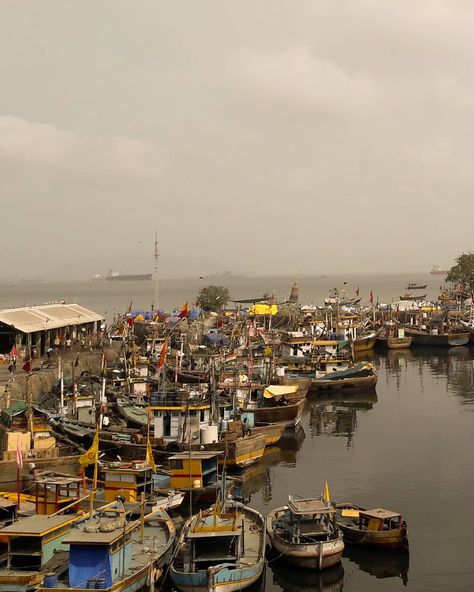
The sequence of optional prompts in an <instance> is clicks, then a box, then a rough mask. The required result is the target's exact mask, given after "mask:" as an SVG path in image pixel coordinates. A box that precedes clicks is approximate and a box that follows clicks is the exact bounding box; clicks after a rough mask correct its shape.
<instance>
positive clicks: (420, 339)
mask: <svg viewBox="0 0 474 592" xmlns="http://www.w3.org/2000/svg"><path fill="white" fill-rule="evenodd" d="M405 333H406V334H407V335H408V336H410V337H412V338H413V345H424V346H430V347H431V346H435V347H453V346H458V345H466V344H467V343H469V339H470V337H471V334H470V333H469V332H466V333H444V334H438V335H432V334H430V333H423V332H422V331H414V330H411V329H406V330H405Z"/></svg>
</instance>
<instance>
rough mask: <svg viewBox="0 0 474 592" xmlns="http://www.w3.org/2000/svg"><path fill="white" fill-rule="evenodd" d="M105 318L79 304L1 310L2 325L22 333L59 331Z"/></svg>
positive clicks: (0, 319)
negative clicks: (48, 330)
mask: <svg viewBox="0 0 474 592" xmlns="http://www.w3.org/2000/svg"><path fill="white" fill-rule="evenodd" d="M102 320H103V317H102V316H101V315H99V314H97V313H95V312H93V311H92V310H88V309H87V308H84V307H83V306H80V305H79V304H45V305H42V306H29V307H23V308H8V309H4V310H0V323H4V324H5V325H9V326H10V327H14V328H15V329H18V331H21V332H22V333H33V332H34V331H46V330H47V329H59V328H62V327H69V326H73V325H82V324H84V323H93V322H94V321H102Z"/></svg>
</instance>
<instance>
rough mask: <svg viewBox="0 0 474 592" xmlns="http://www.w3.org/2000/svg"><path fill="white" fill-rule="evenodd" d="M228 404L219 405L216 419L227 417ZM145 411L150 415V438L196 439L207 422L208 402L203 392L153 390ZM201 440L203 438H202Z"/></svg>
mask: <svg viewBox="0 0 474 592" xmlns="http://www.w3.org/2000/svg"><path fill="white" fill-rule="evenodd" d="M231 409H232V408H231V405H230V404H227V405H219V416H220V419H221V420H222V419H224V420H225V419H227V420H228V419H229V418H230V415H231ZM147 412H148V413H149V414H150V415H151V427H152V432H153V436H154V438H162V439H163V440H164V441H165V442H184V443H189V442H191V443H196V442H197V443H199V442H200V441H201V436H202V434H203V432H205V430H206V429H207V428H208V427H209V426H210V425H211V415H212V411H211V402H210V397H209V396H208V395H207V393H200V392H199V391H196V394H193V391H191V393H190V394H189V395H188V394H187V393H163V394H158V393H155V394H154V395H152V396H151V398H150V403H149V405H148V407H147ZM203 443H204V442H203Z"/></svg>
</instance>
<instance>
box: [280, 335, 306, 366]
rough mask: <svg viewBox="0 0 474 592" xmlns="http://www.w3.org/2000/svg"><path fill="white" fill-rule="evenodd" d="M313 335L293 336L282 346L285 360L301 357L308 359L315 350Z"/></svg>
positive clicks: (282, 355) (302, 359)
mask: <svg viewBox="0 0 474 592" xmlns="http://www.w3.org/2000/svg"><path fill="white" fill-rule="evenodd" d="M312 341H313V337H312V336H311V335H301V336H291V337H289V338H287V339H286V340H285V341H284V342H283V343H282V346H281V357H282V358H283V359H284V360H291V359H294V358H300V359H301V361H304V360H305V359H306V360H308V359H309V358H310V356H311V353H312V351H313V345H312Z"/></svg>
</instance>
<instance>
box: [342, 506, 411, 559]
mask: <svg viewBox="0 0 474 592" xmlns="http://www.w3.org/2000/svg"><path fill="white" fill-rule="evenodd" d="M335 507H336V511H337V524H338V526H339V528H340V529H341V530H342V532H343V535H344V540H345V541H346V542H347V543H352V544H354V545H368V546H373V547H379V548H384V549H385V548H386V549H389V548H395V549H405V550H408V538H407V525H406V522H405V521H404V520H403V518H402V515H401V514H398V513H397V512H392V511H390V510H384V509H383V508H375V509H373V510H365V509H364V508H361V507H360V506H354V505H352V504H336V506H335Z"/></svg>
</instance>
